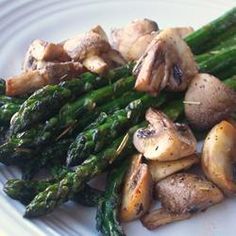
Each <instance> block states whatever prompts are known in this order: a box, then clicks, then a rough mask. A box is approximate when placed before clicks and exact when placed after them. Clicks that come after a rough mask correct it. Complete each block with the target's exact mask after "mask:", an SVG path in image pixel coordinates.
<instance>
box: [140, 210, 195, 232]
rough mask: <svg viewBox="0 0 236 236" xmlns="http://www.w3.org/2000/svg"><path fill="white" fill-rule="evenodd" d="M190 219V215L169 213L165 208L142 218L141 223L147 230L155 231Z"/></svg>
mask: <svg viewBox="0 0 236 236" xmlns="http://www.w3.org/2000/svg"><path fill="white" fill-rule="evenodd" d="M190 217H191V214H190V213H185V214H177V213H172V212H169V211H167V210H166V209H164V208H159V209H156V210H153V211H151V212H150V213H148V214H146V215H144V216H143V217H142V218H141V222H142V224H143V226H144V227H146V228H147V229H149V230H154V229H156V228H158V227H160V226H162V225H166V224H170V223H173V222H176V221H180V220H186V219H189V218H190Z"/></svg>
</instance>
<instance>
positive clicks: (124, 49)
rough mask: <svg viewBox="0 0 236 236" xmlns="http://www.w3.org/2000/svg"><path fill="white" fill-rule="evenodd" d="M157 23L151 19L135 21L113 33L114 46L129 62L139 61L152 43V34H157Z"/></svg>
mask: <svg viewBox="0 0 236 236" xmlns="http://www.w3.org/2000/svg"><path fill="white" fill-rule="evenodd" d="M157 30H158V26H157V24H156V22H154V21H151V20H149V19H139V20H134V21H132V22H131V23H129V24H128V25H126V26H125V27H123V28H120V29H114V30H112V32H111V39H112V46H113V47H114V48H115V49H117V50H118V51H119V52H120V53H121V55H122V56H123V57H124V58H125V59H126V60H127V61H133V60H137V59H138V58H139V57H140V56H141V55H142V54H143V52H144V51H145V49H146V48H147V45H148V44H149V43H150V42H151V41H152V39H153V35H151V34H152V32H156V31H157Z"/></svg>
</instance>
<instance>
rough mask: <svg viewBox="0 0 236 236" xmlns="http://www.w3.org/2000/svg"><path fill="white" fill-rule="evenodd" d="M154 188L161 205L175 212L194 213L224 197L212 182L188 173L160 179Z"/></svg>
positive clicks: (220, 200) (218, 201)
mask: <svg viewBox="0 0 236 236" xmlns="http://www.w3.org/2000/svg"><path fill="white" fill-rule="evenodd" d="M155 190H156V195H157V196H158V198H159V199H160V201H161V204H162V207H163V208H165V209H167V210H168V211H169V212H173V213H177V214H186V213H190V214H194V213H197V212H199V211H203V210H205V209H207V208H208V207H210V206H212V205H214V204H217V203H220V202H222V201H223V199H224V196H223V194H222V192H221V191H220V190H219V189H218V188H217V187H216V186H215V185H214V184H213V183H211V182H209V181H207V180H206V179H204V178H203V177H200V176H198V175H195V174H188V173H179V174H174V175H172V176H169V177H167V178H165V179H163V180H161V181H160V182H158V183H157V185H156V189H155Z"/></svg>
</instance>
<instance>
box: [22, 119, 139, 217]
mask: <svg viewBox="0 0 236 236" xmlns="http://www.w3.org/2000/svg"><path fill="white" fill-rule="evenodd" d="M142 125H143V124H142V123H141V124H140V125H137V126H134V127H133V128H131V129H130V130H129V132H128V134H126V135H125V136H122V137H120V138H118V139H116V140H115V141H113V143H112V144H111V145H110V146H109V147H108V148H106V149H105V150H104V151H102V152H100V153H99V154H97V155H96V156H95V155H90V156H89V157H88V159H87V160H86V161H84V162H83V163H82V164H81V165H80V166H78V167H77V168H76V169H75V172H72V173H68V174H67V175H66V176H65V177H64V178H63V179H62V180H61V181H60V182H59V183H55V184H53V185H50V186H49V187H48V188H47V189H46V190H45V191H43V192H41V193H39V194H38V195H37V196H36V197H35V198H34V199H33V201H32V202H31V203H30V204H29V205H28V206H27V207H26V212H25V217H37V216H41V215H44V214H47V213H50V212H52V211H53V210H54V209H55V208H56V207H57V206H59V205H61V204H62V203H64V202H66V201H67V200H68V199H70V197H71V195H73V192H79V191H80V189H81V186H82V185H83V184H84V183H85V182H87V181H89V180H90V179H91V178H93V177H94V176H96V175H98V174H100V173H102V172H103V171H104V170H105V169H106V168H107V166H108V165H109V164H111V163H113V162H114V161H115V160H117V159H120V158H122V157H124V156H127V155H129V154H130V153H131V152H133V150H134V147H133V145H132V136H133V133H134V132H135V131H136V130H137V129H138V128H139V127H140V126H142Z"/></svg>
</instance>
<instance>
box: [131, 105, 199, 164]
mask: <svg viewBox="0 0 236 236" xmlns="http://www.w3.org/2000/svg"><path fill="white" fill-rule="evenodd" d="M146 120H147V121H148V122H149V125H148V127H147V128H141V129H138V130H137V131H136V132H135V134H134V136H133V144H134V146H135V147H136V149H137V150H138V151H139V152H140V153H142V154H143V155H144V156H145V157H146V158H147V159H150V160H157V161H173V160H178V159H181V158H183V157H186V156H189V155H191V154H193V153H195V151H196V144H197V141H196V139H195V137H194V135H193V133H192V131H191V130H190V128H189V127H188V126H187V125H185V124H179V123H173V121H171V120H170V119H169V118H168V117H167V116H166V115H165V114H164V113H162V112H160V111H157V110H154V109H152V108H150V109H148V111H147V112H146Z"/></svg>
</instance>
